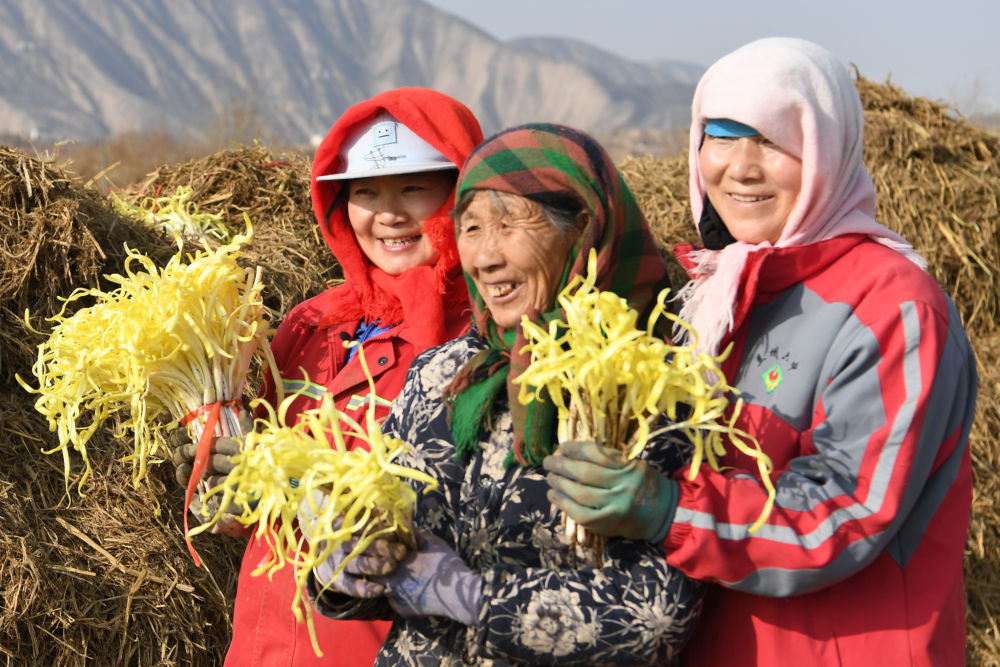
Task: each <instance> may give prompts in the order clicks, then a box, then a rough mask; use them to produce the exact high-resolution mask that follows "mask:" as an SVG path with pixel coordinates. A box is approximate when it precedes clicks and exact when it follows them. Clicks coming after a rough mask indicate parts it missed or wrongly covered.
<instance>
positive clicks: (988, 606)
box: [619, 76, 1000, 665]
mask: <svg viewBox="0 0 1000 667" xmlns="http://www.w3.org/2000/svg"><path fill="white" fill-rule="evenodd" d="M857 86H858V91H859V92H860V94H861V99H862V103H863V105H864V109H865V123H866V130H865V163H866V165H867V167H868V169H869V171H870V172H871V174H872V180H873V181H874V183H875V188H876V191H877V193H878V200H877V215H876V217H877V218H878V219H879V220H880V221H881V222H883V223H885V224H886V225H887V226H889V227H891V228H892V229H894V230H896V231H898V232H899V233H900V234H902V235H903V236H904V237H905V238H906V239H908V240H909V241H910V242H911V243H913V244H914V246H915V247H916V249H917V250H918V251H919V252H920V253H921V254H922V255H923V256H924V257H926V258H927V260H928V262H929V270H930V271H931V273H932V274H933V275H934V277H935V278H936V279H937V280H938V281H939V282H940V283H941V285H942V286H944V288H945V289H946V290H947V291H948V293H949V294H950V295H951V296H952V298H953V299H954V301H955V303H956V305H957V306H958V309H959V311H960V312H961V314H962V318H963V321H964V322H965V323H966V328H967V330H968V331H969V337H970V339H971V340H972V344H973V348H974V349H975V351H976V355H977V357H978V360H979V372H980V389H979V396H978V403H977V414H976V421H975V423H974V424H973V428H972V434H971V436H970V445H971V453H972V463H973V474H974V476H975V489H974V498H973V508H972V518H971V521H970V525H969V540H968V544H967V548H966V565H965V571H966V594H967V599H968V641H969V645H968V661H969V664H975V665H1000V445H998V444H997V441H996V436H995V434H996V433H998V432H1000V331H998V321H1000V319H998V314H1000V290H998V289H997V286H996V281H997V279H998V276H1000V240H998V231H1000V230H998V225H1000V217H998V213H1000V211H998V200H1000V135H997V134H995V133H992V132H989V131H985V130H981V129H978V128H975V127H973V126H971V125H970V124H969V123H967V122H965V121H964V120H962V119H960V118H958V117H957V116H956V115H955V114H954V113H953V112H952V111H951V110H950V109H948V108H947V107H945V106H942V105H940V104H936V103H934V102H930V101H928V100H926V99H924V98H919V97H916V98H915V97H909V96H907V95H906V94H905V93H904V92H903V91H901V90H900V89H899V88H896V87H894V86H891V85H882V84H876V83H872V82H870V81H867V80H866V79H864V78H863V77H861V76H858V77H857ZM619 168H620V169H621V171H622V175H623V177H624V178H625V180H626V182H627V183H628V184H629V187H630V188H631V189H632V190H633V192H634V193H635V195H636V199H637V200H638V202H639V205H640V207H641V208H642V210H643V211H644V212H645V214H646V217H647V219H648V220H649V221H650V225H651V226H652V228H653V233H654V236H655V237H656V239H657V241H658V243H659V244H660V247H661V250H662V251H663V253H664V255H665V256H669V255H670V251H671V249H672V247H673V245H674V244H675V243H678V242H681V241H694V240H696V239H697V235H696V234H695V231H694V227H693V224H692V220H691V213H690V209H689V207H688V199H689V196H688V168H687V159H686V157H685V156H673V157H653V156H644V157H630V158H627V159H625V160H624V161H622V162H621V164H620V165H619ZM671 277H672V278H673V279H674V287H675V288H676V287H679V286H680V285H682V284H683V282H682V281H683V280H684V279H685V278H684V275H683V272H681V271H680V269H679V266H677V265H676V263H675V262H673V261H671Z"/></svg>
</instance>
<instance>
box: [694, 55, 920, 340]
mask: <svg viewBox="0 0 1000 667" xmlns="http://www.w3.org/2000/svg"><path fill="white" fill-rule="evenodd" d="M710 118H727V119H729V120H734V121H737V122H739V123H743V124H744V125H749V126H750V127H752V128H754V129H756V130H757V131H758V132H760V133H761V135H763V136H764V137H767V138H768V139H769V140H771V141H772V142H774V143H775V144H777V145H778V146H780V147H781V148H782V149H784V150H785V151H787V152H789V153H790V154H792V155H794V156H796V157H798V158H799V159H801V160H802V186H801V190H800V192H799V196H798V199H797V200H796V202H795V206H794V208H793V209H792V212H791V213H790V214H789V217H788V221H787V222H786V224H785V227H784V230H783V231H782V233H781V236H780V237H779V238H778V241H777V243H775V244H774V245H775V247H778V248H782V247H790V246H800V245H805V244H808V243H814V242H817V241H823V240H826V239H830V238H833V237H836V236H842V235H845V234H859V233H860V234H867V235H868V236H870V237H871V238H873V239H874V240H876V241H878V242H879V243H882V244H883V245H885V246H887V247H889V248H892V249H893V250H895V251H897V252H899V253H901V254H903V255H904V256H905V257H907V258H908V259H910V260H911V261H913V262H914V263H915V264H917V265H918V266H920V268H922V269H923V268H926V262H925V261H924V259H923V258H922V257H920V255H918V254H917V252H916V251H915V250H914V249H913V246H912V245H910V244H909V243H908V242H907V241H906V240H905V239H903V238H902V237H901V236H899V235H898V234H896V233H895V232H893V231H892V230H890V229H889V228H887V227H885V226H884V225H881V224H879V223H878V222H876V221H875V186H874V185H873V184H872V180H871V177H870V176H869V174H868V170H867V169H866V168H865V166H864V163H863V162H862V147H863V144H864V112H863V110H862V108H861V99H860V97H859V96H858V91H857V88H856V86H855V84H854V81H853V80H852V79H851V76H850V74H849V73H848V71H847V68H846V67H845V66H844V65H843V64H842V63H841V62H840V61H838V60H837V59H836V58H835V57H834V56H833V54H831V53H830V52H828V51H827V50H825V49H823V48H822V47H820V46H818V45H816V44H813V43H811V42H807V41H805V40H801V39H791V38H776V37H775V38H767V39H760V40H757V41H754V42H751V43H749V44H747V45H746V46H743V47H741V48H739V49H737V50H736V51H733V52H732V53H730V54H729V55H726V56H723V57H722V58H720V59H719V60H718V61H716V63H715V64H714V65H712V66H711V67H710V68H709V69H708V71H706V72H705V74H704V76H702V78H701V81H700V82H699V83H698V88H697V89H696V90H695V94H694V100H693V102H692V103H691V137H690V154H689V156H688V163H689V167H690V180H691V182H690V188H691V211H692V213H693V214H694V219H695V221H696V223H695V224H698V221H700V220H701V214H702V208H703V202H704V198H705V183H704V180H703V178H702V174H701V169H700V161H699V159H698V152H699V149H700V147H701V143H702V138H703V135H704V132H705V122H706V120H707V119H710ZM770 247H772V246H771V243H770V242H767V241H765V242H763V243H760V244H757V245H753V244H750V243H744V242H740V241H737V242H735V243H731V244H730V245H728V246H726V247H725V248H724V249H722V250H707V249H705V250H699V251H697V252H695V253H693V256H692V259H693V260H694V262H695V264H696V271H697V274H700V277H698V278H696V279H695V280H692V281H691V282H689V283H688V284H687V285H686V286H685V287H684V289H683V291H682V293H681V296H682V298H683V299H684V305H683V307H682V309H681V317H682V318H683V319H685V320H686V321H687V322H689V323H691V325H692V326H693V327H694V329H695V331H696V332H697V335H698V348H699V349H700V350H703V351H707V352H711V353H716V352H717V349H716V348H717V347H718V345H719V342H720V341H721V340H722V338H723V337H724V336H725V335H726V333H727V331H728V330H729V329H730V328H731V327H732V325H733V307H734V304H735V301H736V295H737V292H738V288H739V280H740V276H741V275H742V272H743V266H744V264H745V263H746V260H747V256H748V255H749V254H750V253H751V252H753V251H754V250H758V249H761V248H770Z"/></svg>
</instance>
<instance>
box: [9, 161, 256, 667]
mask: <svg viewBox="0 0 1000 667" xmlns="http://www.w3.org/2000/svg"><path fill="white" fill-rule="evenodd" d="M125 243H128V244H129V245H130V246H132V247H136V248H141V249H142V250H143V251H144V252H146V253H147V254H150V255H151V256H153V257H154V258H159V259H163V260H165V259H166V257H169V256H170V255H171V254H173V252H174V248H173V247H172V246H171V244H170V243H169V242H168V241H167V240H165V239H163V238H161V237H159V235H157V234H154V233H151V232H150V231H149V230H147V229H145V228H141V227H137V226H136V225H134V224H132V223H131V222H130V221H128V220H123V219H121V218H119V217H118V216H117V215H116V214H115V213H114V212H113V211H112V210H111V208H110V207H108V206H107V205H106V203H105V200H104V198H103V197H102V196H100V194H99V193H96V192H94V191H92V190H89V189H86V188H84V187H83V186H82V185H81V184H80V183H79V181H77V180H75V179H74V177H73V176H72V175H70V174H68V173H67V172H64V171H63V170H61V169H60V168H59V167H57V166H56V165H54V164H52V163H51V162H48V161H44V160H38V159H34V158H31V157H29V156H27V155H24V154H21V153H18V152H16V151H11V150H9V149H5V148H0V249H2V251H3V259H2V264H0V310H2V312H3V318H2V320H0V359H2V368H0V388H2V391H3V394H2V395H3V397H4V400H3V401H2V402H0V443H2V445H3V450H4V464H3V466H0V526H3V528H2V530H0V596H2V598H3V604H2V606H0V656H3V657H6V661H7V662H8V663H9V664H25V663H30V664H40V665H83V664H100V665H110V664H142V665H158V664H195V665H198V664H204V665H208V664H217V663H218V659H217V656H218V655H221V653H219V651H220V647H224V646H225V645H226V643H227V641H228V637H229V634H230V627H229V626H230V621H229V615H230V611H229V609H230V603H231V599H232V591H233V588H234V573H235V572H236V568H237V567H238V564H239V554H240V552H241V545H240V544H239V543H238V542H237V541H236V540H230V539H229V538H226V539H225V540H222V539H219V540H213V541H211V542H209V541H207V540H201V541H200V542H199V543H198V548H199V551H200V552H201V555H202V557H203V558H204V560H205V561H206V563H207V565H208V566H207V568H205V569H199V568H196V567H195V566H194V564H193V563H192V561H191V558H190V557H189V556H187V555H186V549H185V547H184V545H183V541H182V534H183V533H182V528H181V526H180V524H179V522H178V519H179V518H181V517H182V514H181V511H182V509H181V508H182V506H183V495H182V493H181V491H180V489H179V488H177V485H176V483H174V482H173V481H172V480H171V479H170V476H171V475H172V467H171V466H159V467H158V468H159V469H158V470H156V471H155V472H154V474H153V476H152V478H151V479H150V490H149V491H137V490H135V489H132V488H131V485H130V467H129V466H128V465H126V464H122V463H120V462H118V460H117V459H118V458H119V457H120V456H122V454H123V453H125V452H126V451H127V449H126V448H124V447H123V445H122V443H120V442H117V441H114V439H113V438H112V437H111V435H110V428H108V429H105V430H104V431H103V432H101V433H99V434H98V436H97V437H96V438H95V439H94V440H92V441H91V444H90V445H89V447H88V448H89V450H90V452H91V457H92V460H93V463H94V476H93V477H92V480H91V482H89V483H88V485H87V488H86V492H87V494H88V495H87V497H86V498H82V499H81V498H78V497H74V498H73V500H72V504H69V503H67V497H66V493H65V486H64V481H63V473H62V462H61V459H60V458H59V457H53V456H43V455H42V454H40V453H39V452H40V450H41V449H43V448H49V447H51V446H52V445H54V444H55V437H54V435H52V434H50V433H49V431H48V427H47V424H46V422H45V419H44V418H42V416H41V415H39V414H38V413H37V412H36V411H35V410H34V408H33V407H32V402H33V397H32V396H31V395H29V394H28V393H26V392H25V391H23V390H22V389H21V387H20V386H18V385H17V384H16V382H15V380H14V374H15V373H17V374H19V375H21V376H22V377H24V378H26V379H32V376H31V365H32V364H33V363H34V360H35V355H36V347H37V345H38V344H39V343H40V342H41V341H42V336H41V335H39V334H35V333H33V332H32V331H30V330H29V329H27V328H26V327H25V326H24V323H23V321H22V319H21V318H22V317H23V313H24V309H25V308H26V307H28V308H30V309H31V311H32V323H33V325H34V326H36V327H39V328H42V329H43V330H44V329H47V327H46V326H45V323H44V322H43V321H42V320H43V318H44V317H46V316H49V315H51V314H52V313H53V312H55V310H56V309H57V308H58V307H59V304H58V302H57V299H56V297H58V296H64V295H67V294H69V293H70V292H71V291H72V290H73V288H75V287H80V286H98V285H100V278H99V277H100V275H101V274H102V273H108V272H118V271H120V270H121V266H122V260H123V258H124V256H125V252H124V244H125ZM103 287H105V288H108V285H103ZM158 505H159V507H160V511H159V516H156V515H155V512H156V508H157V506H158Z"/></svg>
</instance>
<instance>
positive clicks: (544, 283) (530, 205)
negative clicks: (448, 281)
mask: <svg viewBox="0 0 1000 667" xmlns="http://www.w3.org/2000/svg"><path fill="white" fill-rule="evenodd" d="M494 197H497V198H499V200H500V203H501V205H502V209H501V207H500V206H498V205H497V201H496V200H495V199H494ZM457 222H458V255H459V257H460V258H461V260H462V269H463V270H464V271H465V272H466V273H468V274H469V276H471V277H472V281H473V282H474V283H475V285H476V289H477V290H478V291H479V294H480V295H482V297H483V301H485V303H486V307H487V308H488V309H489V311H490V315H491V316H492V318H493V321H494V322H495V323H496V324H497V326H498V327H500V328H503V329H513V328H514V327H516V326H517V324H518V323H519V322H520V321H521V316H522V315H524V314H525V313H527V312H529V311H530V310H532V309H537V310H539V311H541V312H544V311H546V310H550V309H551V307H552V304H553V303H554V302H555V295H556V289H557V288H558V287H559V279H560V278H561V277H562V272H563V267H564V266H565V264H566V258H567V256H568V255H569V250H570V248H571V247H572V245H573V241H574V240H575V239H576V236H577V235H578V232H576V231H572V232H570V233H568V234H564V233H563V232H561V231H559V230H557V229H556V228H555V227H553V226H552V223H550V222H549V221H548V219H547V218H546V217H545V215H544V214H543V212H542V208H541V206H539V205H538V204H537V203H535V202H534V201H532V200H530V199H526V198H524V197H520V196H518V195H512V194H507V193H503V192H498V193H489V192H477V193H476V194H475V195H474V196H473V198H472V200H471V201H470V202H469V205H468V206H467V207H466V209H465V210H464V211H462V213H461V215H459V217H458V221H457Z"/></svg>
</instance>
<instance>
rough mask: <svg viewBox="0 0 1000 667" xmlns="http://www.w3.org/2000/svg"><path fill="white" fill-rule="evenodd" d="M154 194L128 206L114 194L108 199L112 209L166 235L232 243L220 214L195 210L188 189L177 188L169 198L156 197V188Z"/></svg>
mask: <svg viewBox="0 0 1000 667" xmlns="http://www.w3.org/2000/svg"><path fill="white" fill-rule="evenodd" d="M156 192H157V195H156V196H155V197H145V198H144V199H143V200H142V201H141V203H139V204H132V203H130V202H128V201H126V200H125V199H124V198H122V197H119V196H118V195H117V194H116V193H114V192H112V193H111V194H110V195H109V196H110V198H111V205H112V206H113V207H114V208H115V210H117V211H118V212H120V213H123V214H125V215H127V216H129V217H130V218H133V219H135V220H138V221H140V222H144V223H145V224H147V225H149V226H150V227H152V228H153V229H158V230H160V231H162V232H164V233H166V234H180V235H181V236H189V237H190V236H193V237H198V236H203V237H212V238H214V239H216V240H217V241H219V242H220V243H227V242H230V241H231V240H232V239H231V234H230V231H229V228H228V227H226V225H225V223H224V221H223V216H222V214H221V213H207V212H205V211H201V210H199V206H198V202H196V201H193V200H192V199H191V198H192V197H193V196H194V190H193V189H192V188H191V186H184V185H179V186H177V190H175V191H174V193H173V194H172V195H160V194H159V192H160V191H159V189H157V191H156Z"/></svg>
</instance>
